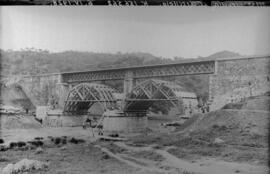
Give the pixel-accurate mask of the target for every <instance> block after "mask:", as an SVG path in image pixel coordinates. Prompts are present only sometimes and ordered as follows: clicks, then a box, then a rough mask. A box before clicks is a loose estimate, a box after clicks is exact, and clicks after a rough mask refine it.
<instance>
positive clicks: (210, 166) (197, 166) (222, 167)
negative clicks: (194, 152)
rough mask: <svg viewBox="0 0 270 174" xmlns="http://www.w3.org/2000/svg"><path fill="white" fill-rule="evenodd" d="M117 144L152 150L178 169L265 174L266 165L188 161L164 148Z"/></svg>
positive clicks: (214, 160)
mask: <svg viewBox="0 0 270 174" xmlns="http://www.w3.org/2000/svg"><path fill="white" fill-rule="evenodd" d="M115 144H116V145H117V146H120V147H122V148H125V149H128V150H132V151H135V152H139V151H146V150H153V151H154V152H156V153H158V154H160V155H162V156H163V157H164V158H165V160H164V161H162V165H163V166H170V167H172V168H178V169H180V170H182V171H183V170H184V171H189V172H194V173H202V174H217V173H218V174H233V173H238V172H240V173H244V174H267V173H268V167H267V166H254V165H250V164H245V163H236V162H225V161H219V160H216V159H200V160H197V161H194V162H189V161H186V160H183V159H179V158H177V157H175V156H174V155H172V154H170V153H168V152H167V151H165V150H159V149H153V148H151V147H133V146H128V145H126V144H124V143H122V142H117V143H115Z"/></svg>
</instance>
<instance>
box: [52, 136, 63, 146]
mask: <svg viewBox="0 0 270 174" xmlns="http://www.w3.org/2000/svg"><path fill="white" fill-rule="evenodd" d="M60 142H61V138H59V137H57V138H55V139H54V144H56V145H57V144H60Z"/></svg>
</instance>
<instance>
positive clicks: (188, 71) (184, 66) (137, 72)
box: [62, 60, 215, 83]
mask: <svg viewBox="0 0 270 174" xmlns="http://www.w3.org/2000/svg"><path fill="white" fill-rule="evenodd" d="M213 73H215V61H213V60H211V61H200V62H187V63H174V64H163V65H149V66H138V67H127V68H117V69H116V68H115V69H104V70H94V71H82V72H67V73H62V80H63V82H64V83H82V82H90V81H101V80H124V79H125V78H127V76H128V77H130V78H132V79H140V78H152V77H168V76H181V75H196V74H213Z"/></svg>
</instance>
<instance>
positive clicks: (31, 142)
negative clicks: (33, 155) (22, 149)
mask: <svg viewBox="0 0 270 174" xmlns="http://www.w3.org/2000/svg"><path fill="white" fill-rule="evenodd" d="M27 143H29V144H32V145H34V146H36V147H40V146H43V144H44V143H43V142H42V141H28V142H27Z"/></svg>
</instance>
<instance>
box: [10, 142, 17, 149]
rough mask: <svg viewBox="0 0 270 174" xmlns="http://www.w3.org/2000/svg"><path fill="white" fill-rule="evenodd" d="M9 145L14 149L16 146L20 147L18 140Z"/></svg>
mask: <svg viewBox="0 0 270 174" xmlns="http://www.w3.org/2000/svg"><path fill="white" fill-rule="evenodd" d="M9 147H10V148H11V149H12V148H14V147H18V144H17V143H16V142H11V143H9Z"/></svg>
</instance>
